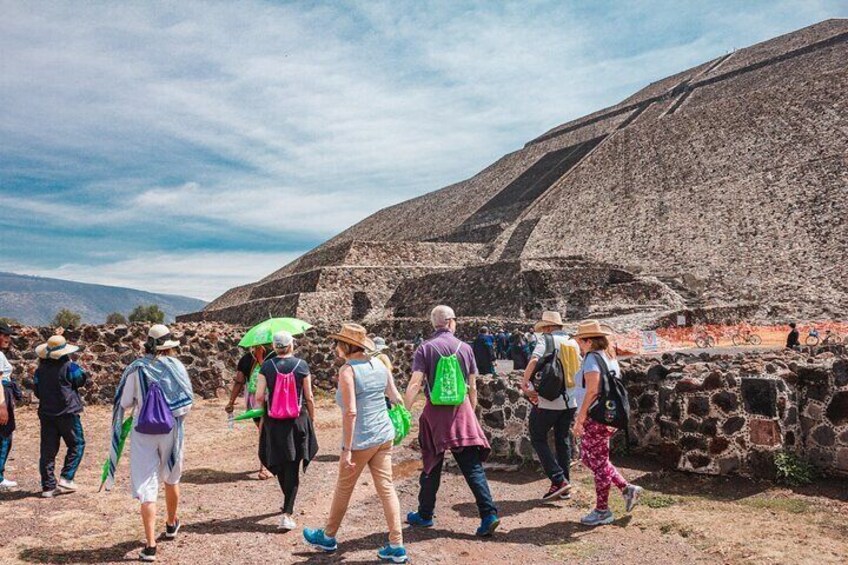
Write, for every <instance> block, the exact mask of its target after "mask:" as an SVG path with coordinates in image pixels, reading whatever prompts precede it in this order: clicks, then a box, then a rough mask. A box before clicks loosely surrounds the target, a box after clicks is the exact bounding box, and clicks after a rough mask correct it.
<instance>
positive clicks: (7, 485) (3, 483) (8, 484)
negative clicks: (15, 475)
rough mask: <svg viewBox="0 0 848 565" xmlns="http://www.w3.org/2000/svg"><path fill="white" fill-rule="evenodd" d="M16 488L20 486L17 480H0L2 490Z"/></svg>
mask: <svg viewBox="0 0 848 565" xmlns="http://www.w3.org/2000/svg"><path fill="white" fill-rule="evenodd" d="M14 488H18V483H16V482H15V481H10V480H9V479H3V480H2V481H0V492H3V491H7V490H12V489H14Z"/></svg>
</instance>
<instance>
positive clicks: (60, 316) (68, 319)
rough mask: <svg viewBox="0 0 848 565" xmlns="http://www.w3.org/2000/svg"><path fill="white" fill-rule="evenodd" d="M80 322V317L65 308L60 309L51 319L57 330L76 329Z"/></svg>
mask: <svg viewBox="0 0 848 565" xmlns="http://www.w3.org/2000/svg"><path fill="white" fill-rule="evenodd" d="M81 321H82V316H80V315H79V314H77V313H76V312H74V311H72V310H68V309H67V308H62V309H61V310H59V311H58V312H56V316H54V317H53V325H54V326H56V327H59V328H76V327H78V326H79V325H80V323H81Z"/></svg>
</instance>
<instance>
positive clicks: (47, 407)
mask: <svg viewBox="0 0 848 565" xmlns="http://www.w3.org/2000/svg"><path fill="white" fill-rule="evenodd" d="M63 331H64V330H62V329H61V328H60V329H59V330H57V333H56V335H53V336H51V337H50V339H48V340H47V343H42V344H41V345H39V346H38V347H36V348H35V354H36V355H37V356H38V359H39V361H38V368H37V369H36V371H35V376H34V378H33V392H34V393H35V396H36V397H37V398H38V400H39V403H38V419H39V421H40V422H41V457H40V459H39V464H38V468H39V471H40V473H41V496H42V497H44V498H52V497H54V496H56V495H57V494H61V493H69V492H74V491H76V490H77V485H76V483H74V476H75V475H76V473H77V469H79V465H80V462H82V456H83V454H84V453H85V435H84V434H83V429H82V420H81V419H80V414H82V411H83V404H82V399H81V398H80V395H79V388H80V387H82V386H84V385H85V383H86V381H87V378H88V377H87V375H86V373H85V371H83V369H82V368H81V367H80V366H79V365H77V364H76V363H74V362H73V361H72V360H71V357H70V356H71V355H72V354H74V353H76V352H77V351H79V347H77V346H75V345H70V344H69V343H68V342H67V340H66V339H65V337H64V336H63V335H62V333H63ZM60 440H61V441H64V442H65V446H66V447H67V449H68V451H67V453H66V454H65V463H64V465H63V466H62V470H61V472H60V474H59V483H58V488H57V483H56V475H55V471H54V465H55V464H56V455H58V454H59V441H60Z"/></svg>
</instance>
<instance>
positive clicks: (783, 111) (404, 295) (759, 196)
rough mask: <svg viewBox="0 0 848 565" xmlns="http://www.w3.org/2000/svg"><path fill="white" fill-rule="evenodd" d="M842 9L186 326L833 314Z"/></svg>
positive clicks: (544, 138)
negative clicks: (289, 319)
mask: <svg viewBox="0 0 848 565" xmlns="http://www.w3.org/2000/svg"><path fill="white" fill-rule="evenodd" d="M845 61H848V20H845V19H839V20H827V21H824V22H821V23H819V24H816V25H813V26H810V27H807V28H804V29H801V30H798V31H796V32H793V33H790V34H787V35H784V36H780V37H777V38H775V39H772V40H769V41H766V42H763V43H759V44H757V45H754V46H752V47H748V48H745V49H740V50H737V51H734V52H733V53H730V54H727V55H724V56H722V57H719V58H717V59H714V60H712V61H707V62H706V63H704V64H702V65H699V66H697V67H694V68H692V69H688V70H686V71H683V72H681V73H679V74H676V75H674V76H670V77H668V78H665V79H662V80H660V81H657V82H655V83H652V84H650V85H649V86H647V87H646V88H644V89H642V90H641V91H639V92H637V93H636V94H634V95H633V96H631V97H630V98H627V99H626V100H624V101H622V102H621V103H620V104H617V105H615V106H612V107H610V108H605V109H603V110H600V111H598V112H595V113H593V114H590V115H588V116H585V117H583V118H580V119H577V120H574V121H572V122H568V123H566V124H563V125H560V126H557V127H555V128H553V129H551V130H550V131H548V132H546V133H544V134H542V135H540V136H539V137H537V138H536V139H533V140H531V141H529V142H528V143H527V144H526V145H525V146H524V147H523V148H522V149H520V150H518V151H515V152H513V153H510V154H508V155H505V156H504V157H502V158H501V159H499V160H498V161H497V162H495V163H493V164H492V165H490V166H489V167H487V168H486V169H484V170H483V171H481V172H480V173H478V174H477V175H475V176H473V177H472V178H470V179H467V180H465V181H462V182H459V183H457V184H454V185H451V186H448V187H445V188H442V189H441V190H437V191H435V192H432V193H429V194H425V195H424V196H421V197H418V198H415V199H412V200H409V201H406V202H403V203H401V204H398V205H396V206H392V207H389V208H386V209H384V210H381V211H379V212H377V213H375V214H374V215H372V216H370V217H369V218H367V219H365V220H363V221H362V222H360V223H358V224H356V225H354V226H353V227H351V228H349V229H347V230H346V231H344V232H342V233H341V234H339V235H338V236H336V237H335V238H333V239H332V240H330V241H328V242H327V243H325V244H324V245H321V246H320V247H318V248H316V249H314V250H313V251H311V252H309V253H307V254H306V255H304V256H303V257H301V258H299V259H297V260H296V261H294V262H292V263H291V264H289V265H287V266H285V267H283V268H282V269H280V270H279V271H277V272H275V273H272V274H271V275H269V276H267V277H265V278H264V279H262V280H260V281H258V282H256V283H253V284H249V285H246V286H242V287H238V288H234V289H232V290H230V291H228V292H226V293H225V294H224V295H222V296H221V297H219V298H218V299H216V300H215V301H213V302H212V303H210V304H209V305H208V306H207V307H206V309H205V310H203V311H202V312H198V313H196V314H191V315H188V316H184V317H183V318H182V319H185V320H193V319H210V320H221V321H228V322H233V323H242V324H250V323H254V322H256V321H258V320H261V319H263V318H265V317H267V316H268V314H269V313H271V314H273V315H274V316H298V317H301V318H306V319H308V320H314V321H319V320H325V321H338V320H341V319H353V320H361V321H365V322H370V323H374V322H377V321H386V320H402V319H409V318H421V317H425V316H426V315H427V313H428V312H429V309H430V308H431V307H432V306H433V305H435V304H437V303H441V302H444V303H448V304H451V305H453V306H454V307H455V308H456V309H457V312H458V313H459V314H460V315H461V316H466V317H497V318H501V319H506V320H514V321H522V320H527V319H532V318H534V317H535V316H537V315H538V313H539V312H540V311H541V310H542V309H549V308H555V309H559V310H560V311H564V312H565V313H566V315H567V317H568V318H570V319H577V318H582V317H587V316H594V317H601V318H608V319H613V320H615V321H616V322H617V323H619V324H620V325H621V326H624V327H653V326H657V325H662V324H666V323H669V321H670V320H677V318H678V316H679V315H684V316H685V317H686V318H687V320H688V321H690V322H709V321H719V320H725V319H728V320H729V319H735V318H746V319H752V318H754V319H770V320H779V319H784V318H787V317H793V318H794V317H800V318H819V317H821V318H845V317H848V266H846V251H848V227H846V223H847V222H846V220H848V96H846V95H845V93H846V92H848V66H846V64H845Z"/></svg>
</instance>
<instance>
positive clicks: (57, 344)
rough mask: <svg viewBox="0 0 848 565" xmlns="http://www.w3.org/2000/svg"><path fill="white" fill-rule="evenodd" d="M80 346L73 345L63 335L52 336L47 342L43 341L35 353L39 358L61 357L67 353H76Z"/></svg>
mask: <svg viewBox="0 0 848 565" xmlns="http://www.w3.org/2000/svg"><path fill="white" fill-rule="evenodd" d="M77 351H79V347H77V346H76V345H71V344H69V343H68V340H67V339H65V336H63V335H54V336H50V339H48V340H47V343H42V344H41V345H39V346H38V347H36V348H35V354H36V355H38V358H39V359H47V358H50V359H61V358H62V357H64V356H65V355H70V354H71V353H76V352H77Z"/></svg>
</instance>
